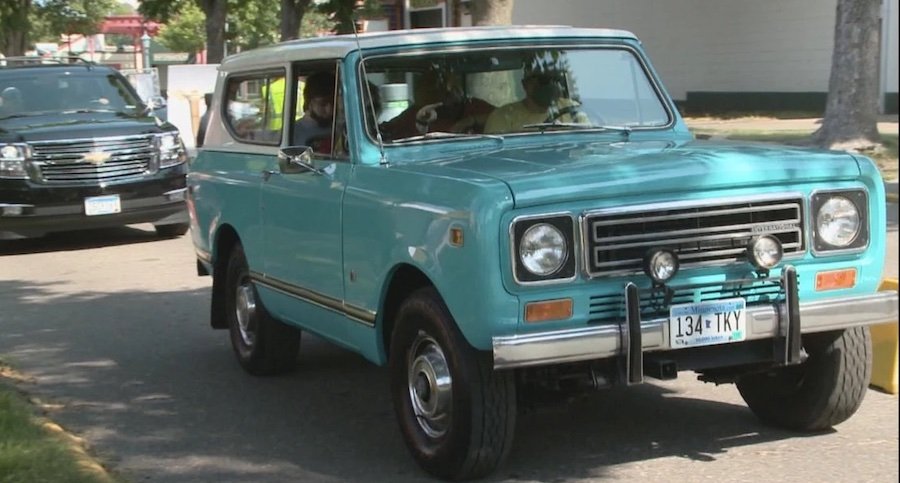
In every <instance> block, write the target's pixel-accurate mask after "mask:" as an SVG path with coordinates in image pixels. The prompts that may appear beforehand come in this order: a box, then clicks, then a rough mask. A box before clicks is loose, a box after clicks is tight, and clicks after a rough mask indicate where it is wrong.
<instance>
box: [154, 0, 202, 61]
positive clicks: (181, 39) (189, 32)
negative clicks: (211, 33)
mask: <svg viewBox="0 0 900 483" xmlns="http://www.w3.org/2000/svg"><path fill="white" fill-rule="evenodd" d="M203 22H204V18H203V12H202V11H200V8H198V7H197V5H195V4H193V3H191V4H188V5H185V6H184V7H183V8H182V10H181V12H179V13H178V15H177V16H176V17H173V18H172V19H171V20H169V22H168V23H166V24H165V25H164V26H163V27H162V28H161V29H160V31H159V36H158V37H157V39H158V40H159V42H160V43H161V44H163V45H164V46H166V47H167V48H169V49H170V50H173V51H175V52H188V53H192V54H195V53H197V52H200V51H201V50H203V47H204V46H205V45H206V33H205V32H204V30H203V28H204V27H203Z"/></svg>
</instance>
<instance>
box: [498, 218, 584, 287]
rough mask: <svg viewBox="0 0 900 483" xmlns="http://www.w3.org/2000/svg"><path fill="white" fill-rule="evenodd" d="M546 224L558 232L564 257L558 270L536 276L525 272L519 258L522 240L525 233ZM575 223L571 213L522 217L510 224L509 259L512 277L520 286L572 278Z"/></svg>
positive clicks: (574, 259)
mask: <svg viewBox="0 0 900 483" xmlns="http://www.w3.org/2000/svg"><path fill="white" fill-rule="evenodd" d="M538 225H548V226H549V227H552V228H553V229H555V230H556V231H558V232H559V233H560V234H561V236H562V238H563V240H564V244H565V247H564V255H563V259H562V262H561V263H560V264H559V267H558V268H557V269H556V270H554V271H552V273H548V274H544V275H541V274H537V273H534V272H532V271H531V270H529V269H528V267H527V266H526V264H525V263H524V262H523V260H522V257H521V255H520V249H521V246H522V240H523V238H524V237H525V234H526V232H528V230H530V229H532V228H534V227H536V226H538ZM575 240H576V238H575V220H574V218H573V217H572V215H571V214H546V215H535V216H522V217H518V218H516V219H514V220H513V221H512V223H511V224H510V257H511V258H512V266H513V278H514V279H515V281H516V283H518V284H520V285H528V284H542V283H558V282H566V281H571V280H574V279H575V275H576V272H575V271H576V266H575V261H576V257H575Z"/></svg>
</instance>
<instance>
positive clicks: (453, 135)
mask: <svg viewBox="0 0 900 483" xmlns="http://www.w3.org/2000/svg"><path fill="white" fill-rule="evenodd" d="M462 138H483V139H494V140H497V141H500V143H503V136H497V135H494V134H466V133H458V132H445V131H432V132H427V133H425V134H421V135H419V136H410V137H406V138H400V139H394V140H393V141H391V142H392V143H394V144H403V143H411V142H415V141H424V140H427V139H462Z"/></svg>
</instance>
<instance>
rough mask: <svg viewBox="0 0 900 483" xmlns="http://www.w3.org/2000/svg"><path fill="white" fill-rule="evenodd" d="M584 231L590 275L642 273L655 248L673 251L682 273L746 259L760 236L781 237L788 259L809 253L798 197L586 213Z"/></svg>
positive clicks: (801, 202)
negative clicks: (646, 259) (649, 254)
mask: <svg viewBox="0 0 900 483" xmlns="http://www.w3.org/2000/svg"><path fill="white" fill-rule="evenodd" d="M584 230H585V234H584V240H585V248H586V257H587V259H586V262H587V271H588V273H589V274H590V275H592V276H603V275H620V274H632V273H637V272H640V271H642V263H643V258H644V255H646V253H647V251H648V250H650V249H651V248H668V249H670V250H673V251H674V252H675V253H677V254H678V259H679V261H680V262H681V267H682V268H690V267H695V266H701V265H711V264H727V263H733V262H738V261H743V260H746V250H747V244H748V243H749V242H750V239H751V238H753V237H754V236H758V235H762V234H768V235H773V236H775V237H777V238H778V239H779V240H780V241H781V244H782V246H783V247H784V252H785V256H790V255H791V254H795V253H801V252H803V251H804V249H805V248H804V241H803V240H804V236H803V199H802V198H800V197H792V198H778V199H771V198H769V199H764V200H752V201H751V200H748V201H734V202H728V203H724V204H711V205H684V204H681V205H669V206H658V207H655V208H654V209H640V208H637V209H636V210H635V211H630V210H629V211H625V212H622V211H613V212H609V213H588V214H587V215H586V217H585V221H584Z"/></svg>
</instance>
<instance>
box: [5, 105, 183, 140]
mask: <svg viewBox="0 0 900 483" xmlns="http://www.w3.org/2000/svg"><path fill="white" fill-rule="evenodd" d="M171 129H174V128H173V127H171V125H169V124H167V123H163V122H161V121H159V120H158V119H157V118H155V117H152V116H135V115H131V114H127V113H120V112H104V111H96V112H79V113H67V114H62V113H58V112H56V113H47V114H38V115H30V116H23V117H12V118H6V119H0V142H35V141H52V140H57V139H83V138H93V137H101V136H127V135H132V134H150V133H156V132H161V131H168V130H171Z"/></svg>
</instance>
